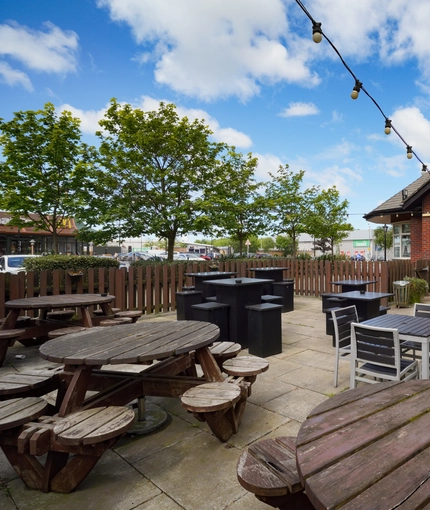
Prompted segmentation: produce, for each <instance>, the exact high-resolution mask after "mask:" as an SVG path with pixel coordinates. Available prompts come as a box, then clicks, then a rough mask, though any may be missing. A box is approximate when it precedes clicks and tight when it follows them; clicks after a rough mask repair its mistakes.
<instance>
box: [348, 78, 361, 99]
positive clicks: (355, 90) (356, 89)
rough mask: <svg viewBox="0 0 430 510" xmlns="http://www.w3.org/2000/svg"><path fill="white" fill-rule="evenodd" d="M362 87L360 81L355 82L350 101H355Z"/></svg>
mask: <svg viewBox="0 0 430 510" xmlns="http://www.w3.org/2000/svg"><path fill="white" fill-rule="evenodd" d="M362 85H363V84H362V83H361V81H358V80H355V85H354V88H353V89H352V92H351V98H352V99H357V97H358V94H359V93H360V90H361V86H362Z"/></svg>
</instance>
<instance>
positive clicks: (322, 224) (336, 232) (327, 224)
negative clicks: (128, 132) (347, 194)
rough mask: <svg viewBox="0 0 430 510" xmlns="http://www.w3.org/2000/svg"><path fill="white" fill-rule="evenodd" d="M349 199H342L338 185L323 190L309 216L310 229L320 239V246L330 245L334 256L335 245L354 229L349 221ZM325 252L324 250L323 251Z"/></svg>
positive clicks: (310, 232)
mask: <svg viewBox="0 0 430 510" xmlns="http://www.w3.org/2000/svg"><path fill="white" fill-rule="evenodd" d="M348 206H349V203H348V201H347V200H342V201H341V200H340V195H339V191H338V190H337V189H336V187H335V186H334V187H332V188H328V189H327V190H322V191H321V192H320V193H319V194H318V195H317V196H316V197H315V199H314V202H313V206H312V213H311V214H310V218H309V225H310V231H308V233H309V234H310V235H312V236H313V237H314V238H315V239H318V241H316V242H315V244H316V245H317V246H318V243H319V246H320V247H322V246H325V247H327V246H329V247H330V248H329V249H331V254H332V256H334V247H335V246H336V244H338V243H340V242H341V241H342V240H343V239H346V238H347V237H348V234H349V233H350V232H352V231H353V230H354V227H353V226H352V225H351V224H350V223H348V221H347V220H348V212H347V211H348ZM323 253H324V251H323Z"/></svg>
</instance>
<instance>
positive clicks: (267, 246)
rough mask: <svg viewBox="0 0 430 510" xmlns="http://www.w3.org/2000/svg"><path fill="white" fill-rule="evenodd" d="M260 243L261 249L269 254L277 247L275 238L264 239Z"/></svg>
mask: <svg viewBox="0 0 430 510" xmlns="http://www.w3.org/2000/svg"><path fill="white" fill-rule="evenodd" d="M258 242H259V244H260V246H259V248H260V249H261V250H263V252H268V251H269V250H271V249H272V248H274V247H275V241H274V240H273V237H262V238H261V239H259V241H258Z"/></svg>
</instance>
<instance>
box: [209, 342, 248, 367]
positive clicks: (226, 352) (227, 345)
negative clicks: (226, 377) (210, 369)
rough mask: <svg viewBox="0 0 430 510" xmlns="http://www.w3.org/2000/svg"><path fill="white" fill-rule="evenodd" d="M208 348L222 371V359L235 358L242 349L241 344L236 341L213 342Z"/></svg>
mask: <svg viewBox="0 0 430 510" xmlns="http://www.w3.org/2000/svg"><path fill="white" fill-rule="evenodd" d="M209 350H210V351H211V353H212V356H213V357H214V358H215V361H216V362H217V363H218V366H219V368H220V369H221V371H222V364H223V363H224V361H227V360H228V359H231V358H235V357H236V356H237V355H238V354H239V352H240V351H241V350H242V346H241V345H240V344H238V343H237V342H214V343H213V344H212V345H211V346H210V347H209Z"/></svg>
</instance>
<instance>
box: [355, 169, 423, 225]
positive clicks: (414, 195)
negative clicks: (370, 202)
mask: <svg viewBox="0 0 430 510" xmlns="http://www.w3.org/2000/svg"><path fill="white" fill-rule="evenodd" d="M429 190H430V175H429V174H428V173H427V172H423V173H422V174H421V177H419V178H418V179H417V180H416V181H414V182H412V183H411V184H409V185H408V186H406V187H405V188H403V189H402V190H400V191H399V192H398V193H396V194H395V195H393V196H392V197H391V198H389V199H388V200H386V201H385V202H383V203H382V204H381V205H379V206H378V207H376V208H375V209H373V211H371V212H370V213H368V214H366V215H365V216H364V219H366V220H367V221H371V222H373V223H391V215H392V214H398V213H406V212H409V213H411V212H419V213H421V212H422V210H421V207H422V206H421V202H422V200H421V199H422V196H423V195H424V194H426V193H427V192H428V191H429Z"/></svg>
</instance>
